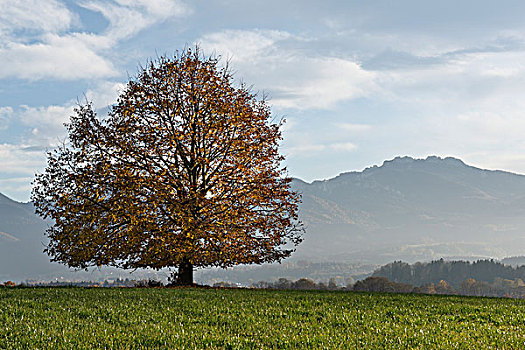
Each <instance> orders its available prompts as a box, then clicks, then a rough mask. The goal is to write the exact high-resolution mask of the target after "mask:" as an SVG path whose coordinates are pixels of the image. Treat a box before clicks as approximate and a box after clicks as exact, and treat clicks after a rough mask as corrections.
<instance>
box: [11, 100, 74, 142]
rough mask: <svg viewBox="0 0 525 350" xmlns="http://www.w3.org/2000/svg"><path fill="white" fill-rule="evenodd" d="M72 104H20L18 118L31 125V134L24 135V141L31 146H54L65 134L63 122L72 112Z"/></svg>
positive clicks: (67, 119)
mask: <svg viewBox="0 0 525 350" xmlns="http://www.w3.org/2000/svg"><path fill="white" fill-rule="evenodd" d="M73 106H74V105H73V104H66V105H64V106H47V107H28V106H22V110H21V111H20V112H19V113H18V118H19V120H20V121H21V122H22V123H23V124H25V125H27V126H29V127H31V130H32V131H31V135H27V136H26V138H27V139H26V142H29V143H30V144H31V146H33V147H34V146H37V147H44V148H45V147H55V146H57V145H58V144H59V143H60V142H61V141H62V140H64V138H65V136H66V129H65V128H64V123H65V122H67V121H69V116H70V115H72V114H73Z"/></svg>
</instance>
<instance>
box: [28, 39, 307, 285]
mask: <svg viewBox="0 0 525 350" xmlns="http://www.w3.org/2000/svg"><path fill="white" fill-rule="evenodd" d="M281 125H282V123H281V122H277V123H276V122H274V121H273V119H272V117H271V113H270V109H269V106H268V104H267V103H266V102H265V101H264V100H258V99H257V97H256V96H255V95H254V94H252V93H251V92H250V91H249V90H248V89H247V88H246V87H245V86H244V85H241V86H240V87H234V82H233V78H232V75H231V73H230V70H229V69H228V67H227V66H221V65H220V62H219V59H218V58H216V57H203V56H202V54H201V53H200V52H199V50H198V48H196V49H194V50H192V49H187V50H185V51H183V52H182V53H179V54H176V55H175V56H174V57H173V58H168V57H161V58H159V59H157V60H155V61H151V62H150V63H148V65H147V66H146V67H145V68H141V69H140V71H139V73H138V74H137V76H136V77H135V78H134V79H132V80H131V81H130V82H129V83H128V84H127V86H126V87H125V89H124V90H123V92H122V93H121V94H120V96H119V98H118V100H117V102H116V103H115V104H114V105H113V106H112V108H111V110H110V112H109V113H108V115H107V117H105V118H99V117H97V115H96V113H95V112H94V110H93V108H92V106H91V104H90V103H86V104H84V105H79V106H78V107H77V108H76V109H75V114H74V115H73V116H72V117H71V120H70V123H68V124H66V127H67V131H68V139H67V140H66V141H65V142H64V143H63V144H62V145H61V146H60V147H58V148H57V149H55V150H53V151H51V152H49V153H48V160H47V167H46V169H45V171H44V172H43V173H42V174H39V175H37V177H36V179H35V181H34V186H33V192H32V201H33V202H34V203H35V206H36V212H37V213H38V214H39V215H41V216H43V217H45V218H51V219H52V221H53V225H52V226H50V228H49V229H48V230H47V235H48V237H49V239H50V242H49V245H48V246H47V248H46V252H47V253H48V254H49V255H50V257H51V259H52V260H53V261H57V262H61V263H65V264H67V265H69V266H71V267H75V268H87V267H90V266H103V265H110V266H116V267H123V268H143V267H151V268H154V269H161V268H166V267H167V268H175V270H173V271H174V272H173V275H174V276H173V277H174V278H175V280H176V282H178V283H179V284H191V283H193V269H194V268H197V267H206V266H218V267H229V266H233V265H237V264H251V263H257V264H260V263H266V262H276V261H280V260H281V259H283V258H285V257H287V256H289V255H290V254H291V253H292V252H293V249H294V247H295V246H296V245H297V244H299V243H300V241H301V233H302V227H301V223H300V222H299V221H298V218H297V212H298V202H299V196H298V194H296V193H294V192H293V191H292V190H291V189H290V181H291V179H290V178H288V177H287V176H286V172H285V169H284V168H283V167H282V166H281V162H282V160H283V157H282V156H281V155H280V154H279V152H278V143H279V141H280V139H281V133H280V127H281Z"/></svg>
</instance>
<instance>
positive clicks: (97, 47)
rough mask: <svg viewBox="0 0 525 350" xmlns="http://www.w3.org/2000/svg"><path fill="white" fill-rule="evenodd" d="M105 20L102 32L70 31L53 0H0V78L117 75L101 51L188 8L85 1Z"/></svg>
mask: <svg viewBox="0 0 525 350" xmlns="http://www.w3.org/2000/svg"><path fill="white" fill-rule="evenodd" d="M80 5H81V6H84V7H85V8H87V9H89V10H92V11H98V12H100V13H102V15H104V16H105V17H106V18H107V19H108V20H109V22H110V25H109V28H108V29H107V31H106V32H104V33H102V34H92V33H83V32H71V26H72V24H73V23H74V22H75V21H78V18H77V15H76V14H73V13H71V12H70V11H69V10H68V9H67V8H66V7H65V6H64V5H63V4H61V3H59V2H57V1H54V0H45V1H36V0H30V1H28V2H17V1H6V0H0V8H2V11H1V12H0V38H1V39H2V42H0V61H1V62H2V65H1V66H0V79H2V78H12V77H15V78H21V79H27V80H38V79H58V80H78V79H98V78H108V77H113V76H116V75H117V74H118V72H117V69H116V68H115V67H114V65H113V63H112V61H111V59H110V58H109V57H107V56H106V54H107V52H109V51H111V49H112V48H114V47H115V46H117V45H118V43H119V42H120V41H121V40H123V39H128V38H130V37H132V36H133V35H135V34H137V33H138V32H139V31H141V30H143V29H145V28H147V27H149V26H151V25H153V24H155V23H159V22H162V21H164V20H166V19H169V18H171V17H177V16H182V15H183V14H187V13H188V11H189V10H187V8H186V7H185V6H184V5H183V4H182V3H181V2H179V1H173V0H149V1H146V0H140V1H131V0H116V1H85V2H81V3H80Z"/></svg>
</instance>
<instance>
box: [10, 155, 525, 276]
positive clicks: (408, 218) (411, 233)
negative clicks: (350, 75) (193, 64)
mask: <svg viewBox="0 0 525 350" xmlns="http://www.w3.org/2000/svg"><path fill="white" fill-rule="evenodd" d="M292 186H293V188H294V189H295V190H297V191H298V192H300V193H301V194H302V200H303V203H302V204H301V210H300V216H301V220H302V221H303V222H304V224H305V225H306V228H307V230H306V233H305V235H304V242H303V243H302V244H301V245H299V247H298V248H297V251H296V252H295V253H294V254H293V255H292V257H291V258H289V259H287V260H285V261H284V262H283V264H282V265H276V266H253V267H252V266H250V267H240V268H237V269H233V270H226V271H222V270H218V271H215V270H213V271H210V270H205V271H201V272H200V273H198V275H197V276H199V275H200V276H201V281H205V280H209V279H210V278H212V276H213V273H215V275H218V276H222V277H224V279H226V278H228V277H232V276H234V275H235V273H236V271H238V272H237V273H238V274H239V273H245V274H246V273H247V272H246V271H248V272H249V273H250V274H252V275H255V276H254V277H253V278H257V276H260V277H261V279H263V278H271V277H273V278H277V277H285V276H282V274H283V273H284V272H283V271H285V270H286V269H288V270H289V272H290V271H291V270H290V269H294V268H295V269H300V270H301V269H302V270H301V271H303V272H304V273H308V271H309V270H308V269H307V268H305V266H310V267H311V269H313V268H315V269H317V270H316V271H317V272H315V273H316V274H317V276H324V274H326V273H325V272H323V271H321V270H323V269H324V268H327V267H326V266H327V265H326V264H325V265H323V263H327V262H330V263H334V264H335V265H332V267H330V268H331V269H333V268H334V267H333V266H337V269H338V272H337V273H338V274H342V273H343V272H341V271H343V270H344V269H347V270H349V271H350V270H351V271H352V272H351V273H352V274H353V275H354V276H357V275H361V274H365V273H366V272H371V271H372V270H373V269H374V267H375V266H377V265H380V264H385V263H388V262H392V261H394V260H403V261H407V262H416V261H430V260H433V259H440V258H445V259H470V260H475V259H478V258H497V259H501V258H504V257H508V256H517V255H524V253H523V252H525V220H524V218H525V176H523V175H519V174H514V173H510V172H505V171H492V170H483V169H478V168H475V167H472V166H469V165H466V164H465V163H463V162H462V161H461V160H459V159H456V158H439V157H434V156H431V157H428V158H426V159H414V158H411V157H398V158H395V159H393V160H389V161H385V162H384V163H383V164H382V165H379V166H373V167H370V168H367V169H365V170H363V171H359V172H348V173H342V174H340V175H339V176H337V177H335V178H332V179H329V180H323V181H314V182H312V183H306V182H304V181H302V180H300V179H294V181H293V183H292ZM47 224H48V223H46V222H44V221H43V220H41V219H40V218H39V217H37V216H36V215H35V214H34V212H33V206H32V204H31V203H19V202H15V201H13V200H11V199H9V198H7V197H6V196H3V195H0V280H8V279H11V280H17V281H23V280H26V279H36V280H42V279H47V280H53V279H56V278H60V277H63V278H67V279H82V278H83V279H90V278H91V279H96V278H99V277H100V276H106V277H107V276H113V277H116V276H120V277H122V278H126V277H130V276H129V274H128V273H127V272H124V271H121V270H116V269H107V268H105V269H102V270H101V271H98V270H94V271H89V272H84V271H81V272H73V270H69V269H67V268H66V267H63V266H61V265H58V264H55V263H50V262H49V258H48V257H47V256H46V255H45V254H44V253H43V252H42V251H43V249H44V245H45V242H46V239H45V236H44V231H45V228H46V227H47ZM323 266H324V267H323ZM242 271H244V272H242ZM310 272H311V273H314V272H312V271H310ZM290 273H291V274H293V273H292V272H290ZM279 274H281V276H280V275H279ZM160 275H161V277H162V273H161V274H160ZM138 276H152V272H151V271H142V272H141V271H139V272H138ZM304 277H308V276H304ZM232 279H233V277H232Z"/></svg>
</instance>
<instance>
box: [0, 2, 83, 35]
mask: <svg viewBox="0 0 525 350" xmlns="http://www.w3.org/2000/svg"><path fill="white" fill-rule="evenodd" d="M0 8H1V9H2V10H1V11H0V33H10V32H13V31H17V30H23V29H25V30H30V31H35V32H46V33H49V32H51V33H56V32H59V31H63V30H66V29H68V28H69V27H70V26H71V24H72V23H73V22H74V21H76V20H77V16H76V15H74V14H73V13H71V12H70V11H69V10H68V9H67V7H66V6H65V5H64V4H63V3H61V2H59V1H57V0H24V1H13V0H0Z"/></svg>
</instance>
